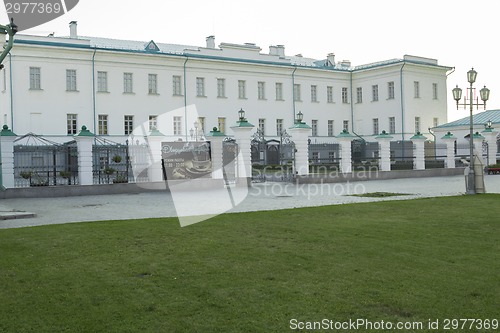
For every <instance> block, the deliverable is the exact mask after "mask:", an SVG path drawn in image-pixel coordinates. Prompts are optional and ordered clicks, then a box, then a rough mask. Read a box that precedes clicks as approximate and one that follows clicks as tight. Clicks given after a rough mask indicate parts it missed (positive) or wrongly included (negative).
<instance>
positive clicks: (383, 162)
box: [375, 131, 393, 171]
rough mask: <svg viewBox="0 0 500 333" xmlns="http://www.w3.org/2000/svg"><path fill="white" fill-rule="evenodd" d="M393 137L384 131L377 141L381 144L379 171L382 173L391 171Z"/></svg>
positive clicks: (377, 137)
mask: <svg viewBox="0 0 500 333" xmlns="http://www.w3.org/2000/svg"><path fill="white" fill-rule="evenodd" d="M392 138H393V137H392V136H391V135H389V134H387V133H386V132H385V131H382V133H380V135H377V136H376V137H375V139H376V140H377V141H378V143H379V151H380V153H379V158H380V160H379V169H380V171H391V140H392Z"/></svg>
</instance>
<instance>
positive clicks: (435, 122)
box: [432, 118, 439, 127]
mask: <svg viewBox="0 0 500 333" xmlns="http://www.w3.org/2000/svg"><path fill="white" fill-rule="evenodd" d="M432 126H433V127H436V126H439V118H432Z"/></svg>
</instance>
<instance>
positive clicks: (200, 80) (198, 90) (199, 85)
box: [196, 77, 205, 97]
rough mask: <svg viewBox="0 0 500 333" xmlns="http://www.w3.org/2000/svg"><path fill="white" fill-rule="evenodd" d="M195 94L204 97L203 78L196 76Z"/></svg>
mask: <svg viewBox="0 0 500 333" xmlns="http://www.w3.org/2000/svg"><path fill="white" fill-rule="evenodd" d="M196 96H198V97H205V78H204V77H197V78H196Z"/></svg>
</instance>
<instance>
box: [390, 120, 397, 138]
mask: <svg viewBox="0 0 500 333" xmlns="http://www.w3.org/2000/svg"><path fill="white" fill-rule="evenodd" d="M389 133H390V134H394V133H396V118H395V117H389Z"/></svg>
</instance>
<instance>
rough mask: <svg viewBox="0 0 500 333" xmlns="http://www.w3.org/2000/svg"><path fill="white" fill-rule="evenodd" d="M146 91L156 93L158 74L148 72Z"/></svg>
mask: <svg viewBox="0 0 500 333" xmlns="http://www.w3.org/2000/svg"><path fill="white" fill-rule="evenodd" d="M148 93H150V94H152V95H156V94H158V75H156V74H148Z"/></svg>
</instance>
